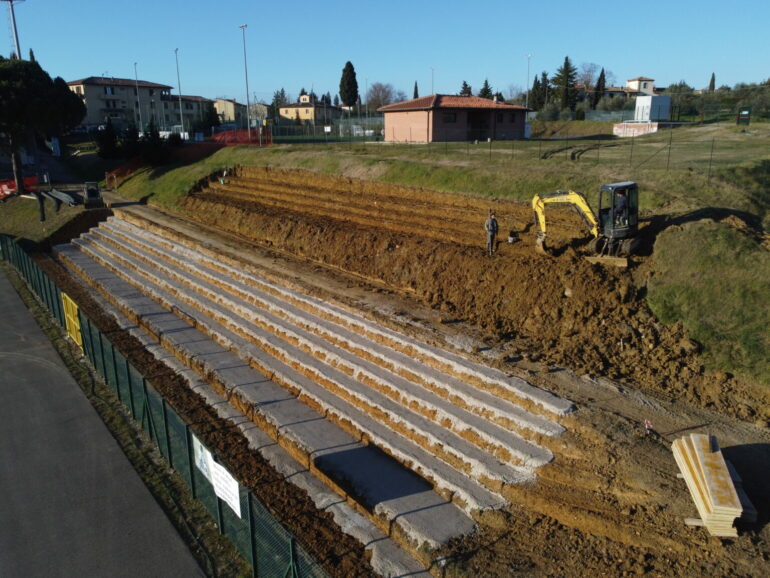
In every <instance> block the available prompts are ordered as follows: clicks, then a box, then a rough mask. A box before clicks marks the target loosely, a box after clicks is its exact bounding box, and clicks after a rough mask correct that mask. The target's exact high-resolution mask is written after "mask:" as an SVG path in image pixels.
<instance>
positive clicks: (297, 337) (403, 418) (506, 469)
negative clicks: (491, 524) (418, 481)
mask: <svg viewBox="0 0 770 578" xmlns="http://www.w3.org/2000/svg"><path fill="white" fill-rule="evenodd" d="M102 234H104V233H102ZM98 237H99V235H94V236H93V237H92V236H91V235H84V238H87V239H90V240H91V241H92V243H94V244H95V245H96V246H97V247H98V248H99V249H101V250H106V252H107V254H108V255H109V254H110V252H111V251H115V252H114V253H111V256H112V257H113V258H117V259H120V261H121V264H122V265H123V266H124V267H126V268H127V269H128V270H133V271H134V272H139V273H140V274H141V275H143V276H144V277H145V279H144V282H143V286H144V289H145V291H147V290H149V287H150V286H154V287H157V288H158V289H159V291H160V292H165V293H166V295H165V296H164V299H165V300H166V303H167V306H168V307H172V308H177V309H179V310H182V311H184V310H185V305H186V306H187V307H190V308H192V310H190V311H187V312H186V313H187V315H189V316H190V317H191V318H195V319H196V321H197V322H200V321H201V315H205V316H207V317H208V318H210V319H212V320H214V321H215V322H218V323H219V324H221V325H223V326H225V327H227V328H228V329H229V330H230V331H233V332H234V333H236V334H238V335H239V336H240V337H242V338H245V339H247V340H248V341H249V342H250V343H251V344H252V345H254V346H255V347H258V348H261V349H262V350H264V351H265V352H267V353H269V354H270V355H272V356H273V357H277V358H279V359H281V360H282V361H283V362H284V363H287V364H289V365H291V366H292V367H294V368H295V369H297V370H298V371H301V372H303V373H304V374H306V375H308V376H309V377H311V379H313V380H314V381H315V382H317V383H318V384H321V385H322V386H323V387H324V389H325V390H326V392H327V393H329V392H331V393H333V394H334V395H335V396H337V397H339V398H341V399H344V400H345V401H346V402H348V403H350V404H352V405H354V406H355V407H357V408H358V409H359V410H361V411H362V412H363V413H365V414H367V415H369V416H371V417H373V418H375V419H376V420H377V421H379V422H381V423H382V424H383V425H385V426H386V427H387V428H389V429H391V430H393V431H396V432H398V433H400V434H401V435H403V436H404V437H407V438H409V439H410V440H413V441H415V442H417V443H418V444H420V445H422V446H423V447H424V448H425V449H426V450H428V451H430V452H432V453H433V454H434V455H436V456H437V457H439V458H440V459H442V460H444V461H446V462H447V463H450V464H452V465H453V466H454V467H456V468H457V469H460V470H461V471H463V472H465V473H466V474H468V475H470V476H472V477H474V478H477V479H479V480H480V481H482V482H483V483H484V484H485V485H486V486H487V487H488V488H490V489H492V490H495V491H497V490H499V489H500V488H501V487H502V485H503V484H510V483H520V482H521V481H527V480H529V479H531V469H532V467H534V466H539V465H542V464H543V463H547V462H548V461H550V459H552V455H551V454H550V452H548V451H547V450H545V449H543V448H539V447H537V446H535V445H534V444H531V443H529V442H527V441H525V440H522V439H521V438H518V437H515V436H513V435H512V434H510V432H505V430H503V429H502V428H500V427H499V426H496V425H494V424H491V423H489V422H486V421H484V420H481V419H480V418H477V417H476V416H472V415H471V414H469V415H470V417H471V418H474V419H475V420H476V423H475V425H476V426H478V427H480V428H484V429H483V430H482V431H484V432H486V433H487V437H488V438H491V437H492V434H490V433H489V431H490V430H495V428H496V430H497V431H494V433H496V434H497V436H498V438H502V437H504V436H505V435H506V433H508V434H510V435H509V436H508V437H509V438H510V439H509V440H508V441H511V443H514V444H515V445H513V446H509V447H507V448H506V447H505V446H503V445H502V444H503V442H501V441H500V440H499V439H497V440H496V443H497V444H498V445H497V446H496V447H499V448H501V451H502V450H505V451H506V453H507V454H508V455H513V456H514V457H515V458H516V459H517V460H518V461H519V462H521V463H522V464H523V465H524V466H526V467H525V468H524V469H522V468H520V467H514V466H512V465H506V464H505V463H502V462H500V461H499V460H497V459H495V458H494V457H493V455H491V454H490V453H488V452H486V451H484V450H482V449H481V448H479V447H478V446H477V445H475V444H473V443H471V442H469V441H468V440H467V439H465V438H463V437H460V436H458V435H457V434H455V433H453V432H452V431H449V430H448V429H446V428H445V427H444V424H443V423H440V422H434V421H431V420H428V419H426V418H424V417H422V416H421V415H419V414H417V413H415V412H413V411H411V409H409V408H408V407H406V406H403V405H401V404H398V403H395V402H394V401H393V400H391V399H390V398H388V397H386V396H384V395H382V394H380V393H379V392H378V391H376V390H374V389H372V388H370V387H367V385H365V384H363V383H361V381H358V380H355V379H353V378H352V377H351V376H350V375H348V374H347V372H344V371H340V369H339V366H340V365H341V363H340V362H341V357H340V356H339V355H337V353H336V352H333V351H330V350H328V349H327V350H325V354H324V355H323V357H322V358H319V356H317V355H316V356H314V355H311V354H309V353H307V352H306V351H304V350H303V349H302V347H301V345H302V344H310V345H311V346H316V347H318V344H317V343H315V341H317V340H316V339H314V336H312V335H302V334H300V333H299V332H295V331H292V330H291V328H288V327H277V326H276V324H277V323H280V320H278V319H276V318H275V317H273V316H270V315H269V314H265V315H259V314H257V313H252V312H250V310H249V306H248V304H244V303H236V302H235V301H234V300H232V299H229V298H227V297H226V296H223V295H221V294H218V293H219V290H218V288H217V287H215V286H208V287H206V286H203V285H201V284H199V283H198V282H197V280H196V279H193V278H191V277H189V276H188V277H185V275H183V274H180V272H179V271H172V270H170V268H169V267H167V266H164V265H162V264H161V263H160V262H158V261H155V262H153V264H154V268H153V269H152V270H149V271H148V270H146V267H147V266H148V262H147V261H145V260H142V259H140V258H138V257H137V256H136V255H132V256H129V255H128V253H127V252H125V253H122V254H120V253H121V248H122V249H123V250H124V251H125V250H126V249H125V247H118V246H115V245H113V246H111V247H107V246H106V245H102V244H100V243H99V241H98ZM86 250H87V251H91V248H90V247H88V248H86ZM91 254H92V255H93V256H95V257H96V258H99V257H97V256H96V255H95V254H94V253H91ZM117 269H119V268H116V270H117ZM122 270H125V269H122ZM118 272H119V271H118ZM193 290H196V291H197V293H191V291H193ZM233 312H235V314H234V313H233ZM249 317H252V318H257V317H259V318H261V320H262V323H261V324H253V323H252V322H251V320H250V319H249ZM208 332H209V333H210V335H211V336H212V337H214V338H218V335H217V327H216V326H213V325H212V327H211V329H210V330H208ZM219 339H221V337H219ZM239 353H240V354H241V356H242V357H243V356H244V350H242V349H241V350H239ZM330 361H331V363H330ZM361 365H363V364H361ZM361 365H359V366H358V371H359V372H360V371H362V369H361ZM354 371H355V369H354ZM370 375H375V374H373V373H370ZM327 397H328V396H327ZM440 401H441V402H443V403H446V402H445V401H444V400H441V399H440ZM342 417H344V416H342ZM453 418H454V419H455V420H457V419H458V418H457V417H456V416H453ZM466 429H470V426H466ZM361 433H366V432H363V431H362V432H361ZM473 433H475V434H476V435H479V434H478V432H473ZM487 443H489V442H487Z"/></svg>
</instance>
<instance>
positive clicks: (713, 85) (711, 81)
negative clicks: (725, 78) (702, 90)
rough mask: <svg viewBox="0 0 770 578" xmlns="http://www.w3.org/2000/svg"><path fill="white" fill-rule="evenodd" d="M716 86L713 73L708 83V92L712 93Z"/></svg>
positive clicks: (715, 78)
mask: <svg viewBox="0 0 770 578" xmlns="http://www.w3.org/2000/svg"><path fill="white" fill-rule="evenodd" d="M716 86H717V77H716V76H715V75H714V73H713V72H712V73H711V80H710V81H709V92H714V90H715V89H716Z"/></svg>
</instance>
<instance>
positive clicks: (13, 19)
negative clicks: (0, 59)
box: [0, 0, 24, 60]
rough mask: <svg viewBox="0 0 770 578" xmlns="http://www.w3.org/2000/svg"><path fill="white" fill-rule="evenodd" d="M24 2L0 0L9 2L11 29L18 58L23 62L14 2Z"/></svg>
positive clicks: (20, 0) (0, 0) (19, 0)
mask: <svg viewBox="0 0 770 578" xmlns="http://www.w3.org/2000/svg"><path fill="white" fill-rule="evenodd" d="M23 1H24V0H0V2H8V11H9V12H10V14H11V28H12V29H13V42H14V45H15V46H16V58H18V59H19V60H21V47H20V46H19V32H18V31H17V30H16V14H14V12H13V3H14V2H23Z"/></svg>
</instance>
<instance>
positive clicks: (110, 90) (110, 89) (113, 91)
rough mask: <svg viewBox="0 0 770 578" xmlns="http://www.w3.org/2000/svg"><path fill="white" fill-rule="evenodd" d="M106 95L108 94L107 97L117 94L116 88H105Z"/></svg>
mask: <svg viewBox="0 0 770 578" xmlns="http://www.w3.org/2000/svg"><path fill="white" fill-rule="evenodd" d="M104 94H107V95H113V94H115V87H114V86H105V87H104Z"/></svg>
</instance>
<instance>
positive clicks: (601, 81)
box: [590, 68, 607, 110]
mask: <svg viewBox="0 0 770 578" xmlns="http://www.w3.org/2000/svg"><path fill="white" fill-rule="evenodd" d="M606 89H607V77H606V75H605V74H604V68H602V71H601V72H600V73H599V78H598V79H597V80H596V86H595V87H594V91H593V93H592V94H591V99H590V104H591V109H592V110H596V105H597V104H599V101H600V100H601V99H602V97H603V96H604V91H605V90H606Z"/></svg>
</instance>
